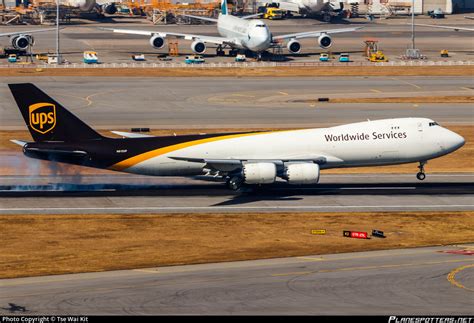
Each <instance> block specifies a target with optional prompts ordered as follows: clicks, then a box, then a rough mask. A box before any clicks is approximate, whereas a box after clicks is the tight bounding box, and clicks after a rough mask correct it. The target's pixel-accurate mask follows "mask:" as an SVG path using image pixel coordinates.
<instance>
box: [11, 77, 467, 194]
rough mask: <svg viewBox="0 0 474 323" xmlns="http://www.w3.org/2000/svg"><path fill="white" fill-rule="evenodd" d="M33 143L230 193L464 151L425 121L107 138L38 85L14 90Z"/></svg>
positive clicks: (46, 152) (29, 149)
mask: <svg viewBox="0 0 474 323" xmlns="http://www.w3.org/2000/svg"><path fill="white" fill-rule="evenodd" d="M9 87H10V89H11V92H12V94H13V97H14V98H15V100H16V102H17V104H18V107H19V108H20V111H21V114H22V115H23V118H24V119H25V122H26V125H27V126H28V129H29V131H30V133H31V135H32V137H33V140H34V141H33V142H25V141H20V140H12V141H13V142H15V143H17V144H19V145H21V146H22V147H23V152H24V154H25V155H26V156H28V157H32V158H38V159H44V160H50V161H53V162H62V163H69V164H74V165H81V166H88V167H96V168H104V169H110V170H115V171H120V172H126V173H134V174H142V175H154V176H195V175H209V176H215V177H220V178H222V179H226V180H227V183H228V186H229V187H230V188H232V189H239V188H240V187H241V186H242V185H243V184H253V185H259V184H271V183H274V182H275V181H276V180H277V178H282V179H284V180H286V181H287V182H288V183H289V184H316V183H318V181H319V176H320V170H321V169H329V168H339V167H359V166H379V165H394V164H403V163H412V162H418V163H419V172H418V174H417V177H418V179H420V180H423V179H424V178H425V173H424V168H423V165H424V164H425V163H426V162H427V161H428V160H430V159H433V158H437V157H441V156H443V155H446V154H449V153H451V152H453V151H455V150H457V149H459V148H460V147H461V146H462V145H463V144H464V138H463V137H461V136H459V135H458V134H456V133H454V132H452V131H450V130H448V129H446V128H443V127H441V126H440V125H439V124H438V123H436V122H435V121H433V120H430V119H426V118H399V119H385V120H377V121H365V122H359V123H352V124H346V125H341V126H337V127H331V128H321V129H302V130H285V131H269V132H244V133H224V134H222V133H221V134H205V135H184V136H161V137H152V136H143V135H140V136H139V137H137V135H136V134H127V133H120V134H121V135H122V136H125V137H127V136H129V138H121V139H116V138H107V137H104V136H102V135H100V134H99V133H97V132H96V131H94V130H93V129H92V128H90V127H89V126H88V125H87V124H85V123H84V122H82V121H81V120H79V118H77V117H76V116H74V115H73V114H72V113H71V112H69V111H68V110H66V109H65V108H64V107H63V106H61V105H60V104H59V103H58V102H56V101H55V100H54V99H52V98H51V97H49V96H48V95H46V94H45V93H44V92H42V91H41V90H40V89H38V88H37V87H36V86H34V85H33V84H10V85H9Z"/></svg>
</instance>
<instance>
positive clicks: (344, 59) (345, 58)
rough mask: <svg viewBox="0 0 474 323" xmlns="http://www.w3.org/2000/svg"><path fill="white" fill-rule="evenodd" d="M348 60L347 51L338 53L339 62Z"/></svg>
mask: <svg viewBox="0 0 474 323" xmlns="http://www.w3.org/2000/svg"><path fill="white" fill-rule="evenodd" d="M350 61H351V60H350V57H349V54H348V53H341V55H339V62H342V63H348V62H350Z"/></svg>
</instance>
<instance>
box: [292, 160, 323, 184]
mask: <svg viewBox="0 0 474 323" xmlns="http://www.w3.org/2000/svg"><path fill="white" fill-rule="evenodd" d="M283 178H285V179H286V180H287V181H288V183H289V184H316V183H318V182H319V165H318V164H312V163H300V164H289V165H287V166H286V167H285V171H284V173H283Z"/></svg>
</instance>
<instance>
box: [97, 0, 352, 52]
mask: <svg viewBox="0 0 474 323" xmlns="http://www.w3.org/2000/svg"><path fill="white" fill-rule="evenodd" d="M221 1H222V2H221V13H220V14H219V17H218V18H217V19H213V18H206V17H200V16H189V15H188V17H192V18H196V19H202V20H207V21H212V22H216V23H217V30H218V32H219V34H220V37H215V36H204V35H196V34H183V33H175V32H168V31H148V30H130V29H115V28H101V29H103V30H110V31H113V32H115V33H122V34H135V35H143V36H150V37H151V38H150V45H151V46H152V47H154V48H156V49H160V48H163V46H164V45H165V38H167V37H174V38H182V39H186V40H192V41H193V43H192V44H191V49H192V51H193V52H195V53H197V54H202V53H204V52H205V51H206V43H211V44H215V45H217V46H218V47H217V51H218V52H219V51H222V49H223V48H225V47H230V48H232V49H237V50H249V51H252V52H255V53H257V54H258V55H260V54H261V53H262V52H264V51H266V50H267V49H269V48H270V47H272V46H274V45H275V44H276V43H279V42H283V41H286V42H287V45H286V47H287V48H288V51H289V52H291V53H295V54H296V53H299V52H300V51H301V44H300V42H299V39H303V38H317V42H318V44H319V46H320V47H321V48H324V49H326V48H329V47H331V45H332V38H331V36H330V34H336V33H345V32H352V31H355V30H357V29H360V28H361V27H354V28H341V29H328V30H318V31H305V32H299V33H293V34H286V35H278V36H272V34H271V32H270V30H269V29H268V26H267V25H266V24H265V23H264V22H263V21H262V20H258V19H251V18H254V17H255V16H257V15H250V16H246V17H242V18H239V17H235V16H232V15H229V14H228V10H227V0H221Z"/></svg>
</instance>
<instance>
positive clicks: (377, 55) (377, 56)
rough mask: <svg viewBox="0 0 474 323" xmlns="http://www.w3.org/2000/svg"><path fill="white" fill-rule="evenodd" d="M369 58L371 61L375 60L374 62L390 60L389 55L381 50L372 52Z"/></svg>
mask: <svg viewBox="0 0 474 323" xmlns="http://www.w3.org/2000/svg"><path fill="white" fill-rule="evenodd" d="M367 59H368V60H369V61H370V62H374V63H376V62H388V59H387V57H386V56H385V54H384V53H383V52H382V51H381V50H378V51H376V52H372V53H370V55H369V57H368V58H367Z"/></svg>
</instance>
